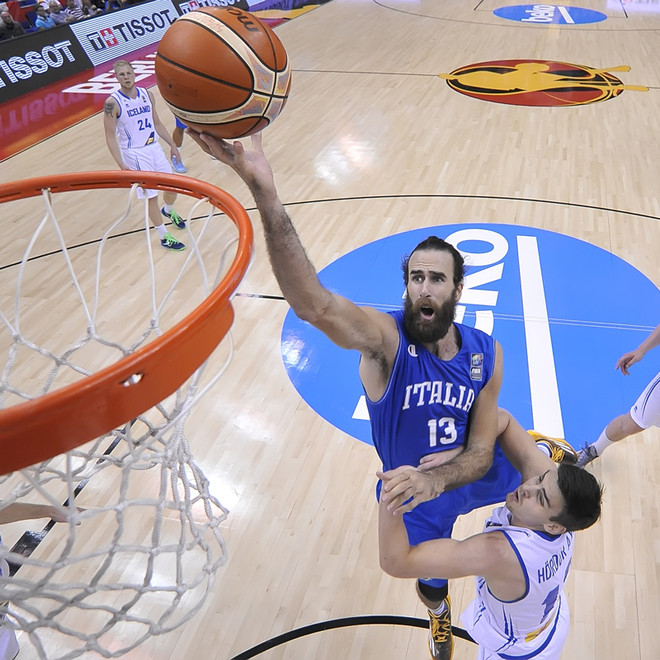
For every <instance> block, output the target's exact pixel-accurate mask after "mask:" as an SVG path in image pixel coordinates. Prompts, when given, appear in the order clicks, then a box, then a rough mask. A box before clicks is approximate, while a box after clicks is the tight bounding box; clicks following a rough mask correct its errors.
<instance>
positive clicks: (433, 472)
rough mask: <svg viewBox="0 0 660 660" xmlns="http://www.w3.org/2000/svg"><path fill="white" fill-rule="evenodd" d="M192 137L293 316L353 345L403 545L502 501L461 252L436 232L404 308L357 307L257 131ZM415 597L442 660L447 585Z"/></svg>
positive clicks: (489, 362)
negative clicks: (225, 169) (460, 305)
mask: <svg viewBox="0 0 660 660" xmlns="http://www.w3.org/2000/svg"><path fill="white" fill-rule="evenodd" d="M191 135H192V137H193V138H194V139H195V140H196V141H197V142H198V144H200V146H201V147H202V148H203V149H204V150H205V151H206V152H207V153H210V154H211V155H213V156H215V157H216V158H217V159H218V160H221V161H222V162H224V163H226V164H227V165H230V166H231V167H232V168H233V169H234V170H235V171H236V172H237V173H238V174H239V175H240V176H241V177H242V178H243V180H244V181H245V182H246V184H247V185H248V187H249V188H250V190H251V192H252V194H253V196H254V199H255V201H256V203H257V207H258V209H259V212H260V214H261V219H262V223H263V227H264V233H265V237H266V245H267V248H268V253H269V256H270V261H271V265H272V267H273V271H274V274H275V277H276V278H277V281H278V283H279V285H280V288H281V289H282V293H283V294H284V297H285V298H286V300H287V301H288V302H289V304H290V305H291V307H292V309H293V311H294V312H295V313H296V315H297V316H298V317H299V318H301V319H303V320H305V321H308V322H309V323H311V324H312V325H314V326H315V327H316V328H318V329H319V330H321V331H322V332H324V333H325V334H326V335H327V336H328V337H329V338H330V339H331V340H332V341H333V342H334V343H335V344H337V345H338V346H340V347H342V348H346V349H353V350H357V351H359V352H360V354H361V360H360V368H359V370H360V378H361V380H362V384H363V386H364V389H365V393H366V398H367V401H368V403H367V405H368V407H369V412H370V415H371V424H372V433H373V439H374V445H375V447H376V450H377V451H378V455H379V456H380V458H381V460H382V461H383V470H384V471H385V474H386V479H387V485H386V486H385V489H384V491H383V493H382V497H381V499H382V500H383V501H386V502H387V504H388V507H389V508H390V509H391V510H393V511H396V512H397V513H405V514H406V515H405V518H404V520H405V523H406V527H407V529H408V533H409V534H410V536H411V542H413V543H421V542H423V541H427V540H430V539H437V538H443V537H449V536H450V535H451V530H452V526H453V524H454V522H455V520H456V518H457V517H458V516H459V515H460V514H463V513H467V512H468V511H471V510H473V509H475V508H477V507H480V506H483V505H486V504H494V503H496V502H501V501H503V500H504V498H505V496H506V494H507V493H508V492H510V491H511V490H513V489H514V488H516V487H517V486H518V485H519V484H520V475H519V474H518V472H516V470H515V469H514V468H513V467H512V466H511V464H510V463H509V462H508V461H507V460H506V458H505V457H504V455H503V454H502V452H501V450H499V449H498V450H497V451H495V458H493V456H494V448H495V439H496V435H497V397H498V394H499V390H500V384H501V381H502V354H501V349H500V347H499V345H498V343H497V342H496V341H494V340H493V339H492V338H491V337H489V336H488V335H486V334H485V333H483V332H481V331H479V330H475V329H473V328H469V327H467V326H462V325H458V324H456V323H454V310H455V307H456V303H457V302H458V300H459V298H460V295H461V291H462V288H463V258H462V257H461V255H460V253H459V252H458V251H457V250H456V249H455V248H454V247H453V246H451V245H450V244H448V243H446V242H445V241H443V240H442V239H439V238H436V237H431V238H429V239H427V240H426V241H424V242H423V243H421V244H420V245H418V246H417V247H416V248H415V249H414V250H413V252H412V253H411V255H410V257H409V258H408V259H407V260H406V262H405V264H404V279H405V283H406V289H407V297H406V303H405V307H404V310H402V311H400V312H396V313H394V314H385V313H383V312H380V311H378V310H376V309H373V308H370V307H359V306H357V305H355V304H354V303H352V302H351V301H349V300H347V299H346V298H343V297H342V296H339V295H336V294H334V293H332V292H330V291H328V290H327V289H326V288H324V287H323V286H322V285H321V283H320V282H319V279H318V277H317V274H316V271H315V270H314V267H313V265H312V264H311V262H310V261H309V259H308V258H307V255H306V254H305V250H304V248H303V246H302V245H301V243H300V240H299V238H298V235H297V234H296V231H295V229H294V227H293V224H292V223H291V220H290V219H289V217H288V215H287V213H286V211H285V210H284V207H283V205H282V203H281V201H280V199H279V197H278V194H277V189H276V187H275V183H274V179H273V174H272V171H271V169H270V166H269V164H268V161H267V160H266V159H265V157H264V155H263V151H262V149H261V137H260V135H256V136H253V138H252V144H253V150H252V151H245V150H244V149H243V147H242V145H241V143H240V142H234V143H233V145H232V144H229V143H226V142H223V141H220V140H215V139H213V138H212V137H210V136H207V135H199V134H197V133H194V132H191ZM438 457H440V458H438ZM418 593H419V596H420V598H421V600H422V601H423V602H424V603H425V605H426V606H427V607H428V609H429V616H430V619H431V634H430V638H429V648H430V652H431V655H432V657H433V658H436V659H442V660H448V659H449V658H451V654H452V649H453V641H452V637H451V618H450V614H451V613H450V600H449V595H448V588H447V581H446V580H445V579H434V580H420V581H419V582H418Z"/></svg>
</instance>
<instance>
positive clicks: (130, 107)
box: [111, 87, 156, 149]
mask: <svg viewBox="0 0 660 660" xmlns="http://www.w3.org/2000/svg"><path fill="white" fill-rule="evenodd" d="M135 91H136V92H137V94H136V95H135V98H134V99H132V98H130V97H129V96H126V95H125V94H123V93H122V92H121V90H119V91H117V92H113V93H112V94H111V96H112V98H113V99H114V100H115V101H117V104H118V105H119V116H118V117H117V139H118V140H119V146H120V148H122V149H138V148H140V147H146V146H148V145H150V144H153V143H154V142H155V141H156V129H155V128H154V117H153V106H152V104H151V98H150V97H149V92H147V90H146V89H143V88H142V87H136V88H135Z"/></svg>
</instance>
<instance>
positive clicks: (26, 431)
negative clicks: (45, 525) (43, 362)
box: [0, 171, 253, 474]
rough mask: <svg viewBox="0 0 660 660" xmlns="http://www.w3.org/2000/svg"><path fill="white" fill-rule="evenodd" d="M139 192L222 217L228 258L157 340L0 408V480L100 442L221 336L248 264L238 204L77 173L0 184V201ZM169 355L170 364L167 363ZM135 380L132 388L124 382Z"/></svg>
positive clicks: (203, 187) (192, 184)
mask: <svg viewBox="0 0 660 660" xmlns="http://www.w3.org/2000/svg"><path fill="white" fill-rule="evenodd" d="M135 183H137V184H139V185H140V186H142V187H144V188H151V189H154V190H164V191H170V192H176V193H182V194H185V195H188V196H190V197H196V198H197V199H204V198H208V199H209V202H210V203H211V204H212V205H213V206H215V207H216V208H217V209H219V210H220V211H222V212H224V213H225V214H226V215H227V216H228V217H229V218H230V219H231V220H232V221H233V223H234V224H235V225H236V227H237V229H238V233H239V238H238V248H237V250H236V255H235V256H234V259H233V261H232V263H231V265H230V267H229V270H228V272H227V273H226V275H225V277H224V278H223V279H222V281H221V282H220V283H219V284H218V286H217V287H216V288H215V289H214V290H213V291H212V292H211V294H210V295H209V296H208V297H207V298H206V299H205V300H204V301H203V302H202V303H201V304H200V305H199V306H198V307H197V308H196V309H195V310H194V311H193V312H191V313H190V314H189V315H188V316H187V317H186V318H184V319H183V320H182V321H180V322H179V323H177V324H176V325H175V326H174V327H173V328H171V329H170V330H168V331H167V332H165V333H164V334H163V335H162V336H160V337H158V338H156V339H154V340H153V341H151V342H150V343H149V344H147V345H146V346H144V347H142V348H141V349H139V350H137V351H136V352H135V353H132V354H131V355H128V356H126V357H125V358H122V359H121V360H119V361H118V362H116V363H115V364H113V365H111V366H110V367H106V368H105V369H103V370H101V371H99V372H97V373H95V374H92V375H91V376H88V377H86V378H84V379H83V380H80V381H78V382H76V383H73V384H72V385H67V386H66V387H62V388H61V389H58V390H56V391H55V392H51V393H49V394H45V395H44V396H41V397H39V398H37V399H33V400H30V401H26V402H25V403H20V404H17V405H15V406H11V407H9V408H5V409H3V410H0V456H2V459H1V462H2V464H1V466H0V474H7V473H9V472H14V471H15V470H20V469H22V468H25V467H28V466H29V465H34V464H35V463H40V462H42V461H45V460H48V459H50V458H52V457H53V456H57V455H58V454H62V453H64V452H67V451H70V450H72V449H74V448H75V447H78V446H80V445H81V444H84V443H85V442H88V441H89V440H92V439H93V438H96V437H99V436H102V435H104V434H106V433H108V432H110V431H112V429H114V428H117V427H119V426H121V425H123V424H125V423H126V422H128V421H129V420H131V419H134V418H135V417H137V416H138V415H139V414H141V413H143V412H144V411H146V410H148V409H149V408H151V407H152V406H154V405H156V404H157V403H159V402H160V401H162V400H163V399H165V398H166V397H167V396H169V395H170V394H171V393H172V392H174V391H175V390H176V389H177V388H179V387H180V386H181V384H182V383H184V382H185V381H186V379H187V378H189V377H190V376H191V375H192V374H193V373H194V372H195V370H196V369H198V368H199V367H200V366H201V365H202V364H203V362H204V361H205V360H206V359H207V358H208V356H209V355H210V354H211V352H212V351H213V349H214V348H215V347H216V346H217V345H218V344H219V343H220V341H221V340H222V338H223V337H224V336H225V335H226V334H227V332H228V330H229V328H230V327H231V324H232V321H233V319H234V311H233V308H232V305H231V302H230V297H231V295H232V294H233V293H234V291H235V290H236V288H237V287H238V285H239V284H240V282H241V280H242V279H243V276H244V275H245V273H246V272H247V269H248V266H249V265H250V260H251V258H252V247H253V233H252V225H251V223H250V219H249V217H248V215H247V212H246V211H245V209H244V208H243V207H242V206H241V205H240V204H239V203H238V201H237V200H236V199H235V198H234V197H232V196H231V195H229V194H228V193H226V192H225V191H224V190H221V189H220V188H217V187H216V186H213V185H211V184H209V183H206V182H204V181H199V180H197V179H191V178H189V177H183V176H178V175H176V174H159V173H155V172H133V171H131V172H119V171H117V172H115V171H105V172H82V173H76V174H60V175H54V176H49V177H38V178H33V179H25V180H23V181H14V182H12V183H6V184H0V203H3V202H8V201H12V200H17V199H26V198H29V197H36V196H40V195H41V194H42V191H43V190H44V189H45V190H49V191H50V192H52V193H59V192H69V191H76V190H92V189H99V188H130V187H131V186H132V185H133V184H135ZM172 356H175V360H172ZM135 375H139V376H140V379H139V381H138V382H136V383H134V384H130V385H126V384H125V383H126V382H127V381H128V380H129V379H130V378H131V376H135Z"/></svg>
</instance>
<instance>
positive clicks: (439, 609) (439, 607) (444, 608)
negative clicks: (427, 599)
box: [429, 600, 447, 616]
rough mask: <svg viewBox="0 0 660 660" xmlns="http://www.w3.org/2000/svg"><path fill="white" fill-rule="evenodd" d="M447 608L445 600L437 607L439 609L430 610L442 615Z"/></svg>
mask: <svg viewBox="0 0 660 660" xmlns="http://www.w3.org/2000/svg"><path fill="white" fill-rule="evenodd" d="M446 609H447V601H446V600H443V601H442V602H441V603H440V605H439V606H438V607H437V609H435V610H432V609H430V608H429V611H430V612H433V614H435V615H436V616H440V615H441V614H442V613H443V612H444V611H445V610H446Z"/></svg>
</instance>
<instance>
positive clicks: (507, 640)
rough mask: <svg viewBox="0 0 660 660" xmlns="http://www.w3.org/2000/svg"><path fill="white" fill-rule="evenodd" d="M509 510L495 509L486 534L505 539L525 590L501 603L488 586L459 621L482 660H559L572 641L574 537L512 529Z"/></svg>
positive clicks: (481, 583) (480, 590) (483, 583)
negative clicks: (569, 585) (569, 580)
mask: <svg viewBox="0 0 660 660" xmlns="http://www.w3.org/2000/svg"><path fill="white" fill-rule="evenodd" d="M510 516H511V514H510V512H509V510H508V509H507V508H506V507H500V508H498V509H495V510H494V511H493V513H492V515H491V517H490V518H488V519H487V520H486V523H485V526H484V532H486V533H488V532H500V533H502V534H504V535H505V536H506V539H507V541H508V542H509V543H510V544H511V547H512V548H513V550H514V552H515V553H516V555H517V557H518V561H519V562H520V566H521V568H522V570H523V573H524V574H525V582H526V589H525V594H524V596H522V597H521V598H519V599H517V600H514V601H502V600H499V599H497V598H496V597H495V596H493V594H492V593H491V592H490V590H489V589H488V585H487V584H486V580H484V579H483V578H481V577H478V578H476V580H477V597H476V598H475V599H474V600H473V601H472V602H471V603H470V604H469V605H468V607H467V609H466V610H465V612H463V614H462V615H461V621H462V623H463V625H464V626H465V628H466V630H467V631H468V632H469V633H470V635H471V636H472V638H473V639H474V640H475V641H476V642H477V643H478V644H479V655H478V660H532V659H533V660H558V658H559V656H560V655H561V652H562V649H563V647H564V642H565V641H566V636H567V635H568V626H569V619H570V616H569V611H568V604H567V603H566V596H565V594H564V591H563V589H564V582H566V577H567V575H568V570H569V568H570V566H571V558H572V556H573V540H574V539H573V533H572V532H566V533H564V534H559V535H558V536H553V535H551V534H546V533H545V532H537V531H534V530H531V529H527V528H525V527H514V526H513V525H511V522H510Z"/></svg>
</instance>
